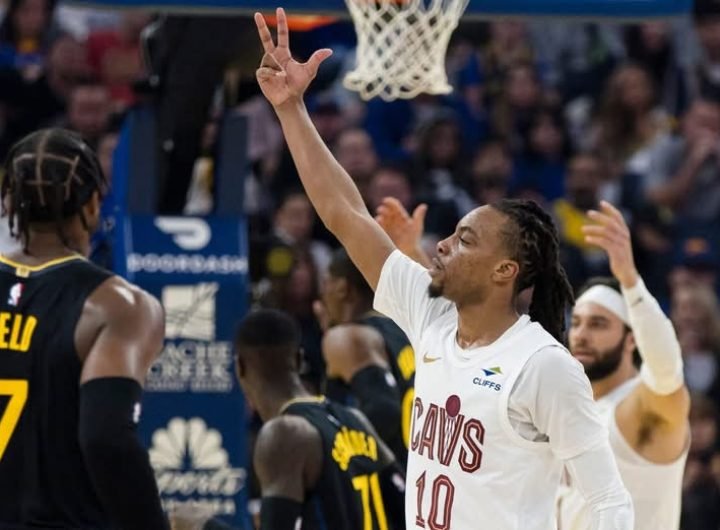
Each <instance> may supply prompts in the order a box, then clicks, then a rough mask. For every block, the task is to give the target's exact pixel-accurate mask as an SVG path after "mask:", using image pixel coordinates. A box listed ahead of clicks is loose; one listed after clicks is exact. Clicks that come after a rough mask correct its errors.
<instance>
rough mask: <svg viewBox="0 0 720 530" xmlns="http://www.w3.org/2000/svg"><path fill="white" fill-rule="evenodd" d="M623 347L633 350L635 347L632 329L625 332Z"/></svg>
mask: <svg viewBox="0 0 720 530" xmlns="http://www.w3.org/2000/svg"><path fill="white" fill-rule="evenodd" d="M625 349H626V350H630V351H633V352H634V351H635V350H636V349H637V343H636V342H635V335H633V332H632V331H628V332H627V333H626V334H625Z"/></svg>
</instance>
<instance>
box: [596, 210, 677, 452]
mask: <svg viewBox="0 0 720 530" xmlns="http://www.w3.org/2000/svg"><path fill="white" fill-rule="evenodd" d="M589 215H590V218H591V219H592V220H593V221H594V223H595V224H592V225H587V226H585V227H583V231H584V232H585V240H586V241H587V242H588V243H591V244H594V245H597V246H599V247H600V248H602V249H603V250H605V252H607V254H608V257H609V259H610V268H611V270H612V273H613V276H615V278H616V279H617V280H618V282H620V285H621V287H622V293H623V297H624V298H625V303H626V305H627V314H628V318H629V321H630V326H631V329H632V332H633V336H634V338H635V343H636V344H637V349H638V352H639V354H640V357H641V359H642V361H643V364H642V367H641V369H640V380H641V384H640V385H638V386H637V387H636V388H635V390H634V391H633V392H632V393H631V394H630V395H629V396H628V399H626V400H625V401H624V402H623V403H622V405H620V406H619V407H618V414H617V418H618V422H619V424H620V427H621V428H623V426H624V425H623V424H624V423H627V424H628V426H629V427H628V430H634V429H635V428H636V426H637V425H641V424H642V425H654V426H655V427H654V428H657V429H658V430H659V432H661V433H663V435H664V436H663V440H664V442H663V443H662V444H660V445H662V448H660V447H659V448H658V449H659V452H658V454H657V455H655V456H657V457H658V458H659V460H660V461H663V462H667V461H668V460H672V459H674V458H677V456H678V455H679V454H681V453H682V451H683V449H684V447H685V444H686V442H687V436H688V429H689V425H688V414H689V411H690V396H689V393H688V390H687V387H686V386H685V383H684V377H683V361H682V353H681V350H680V344H679V343H678V340H677V336H676V334H675V330H674V329H673V326H672V323H671V322H670V320H669V319H668V318H667V317H666V316H665V314H664V313H663V311H662V309H661V308H660V305H659V304H658V302H657V300H655V298H654V297H653V296H652V294H650V292H649V291H648V290H647V288H646V287H645V284H644V283H643V281H642V278H641V277H640V275H639V274H638V272H637V269H636V268H635V263H634V260H633V253H632V245H631V242H630V230H629V229H628V226H627V225H626V223H625V220H624V219H623V217H622V214H621V213H620V212H619V211H618V210H617V209H616V208H615V207H614V206H612V205H611V204H610V203H607V202H603V203H602V204H601V209H600V211H590V212H589ZM633 444H634V442H633Z"/></svg>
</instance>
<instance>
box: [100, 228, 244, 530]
mask: <svg viewBox="0 0 720 530" xmlns="http://www.w3.org/2000/svg"><path fill="white" fill-rule="evenodd" d="M118 222H119V223H121V225H122V229H121V230H119V231H118V232H119V233H120V234H121V237H119V238H116V246H115V248H114V250H113V255H114V258H115V268H116V271H117V272H118V273H119V274H121V275H123V276H124V277H126V278H127V279H129V280H130V281H131V282H133V283H135V284H137V285H138V286H140V287H142V288H143V289H145V290H147V291H148V292H150V293H152V294H154V295H155V296H156V297H157V298H158V299H159V300H160V301H161V302H162V305H163V307H164V309H165V314H166V317H165V318H166V330H165V337H166V338H165V347H164V350H163V352H162V355H161V356H160V358H159V359H158V361H157V362H156V363H155V364H154V365H153V367H152V368H151V370H150V373H149V375H148V378H147V381H146V386H145V390H146V392H145V397H144V402H143V415H142V420H141V422H140V427H141V434H142V437H143V440H144V442H145V443H146V446H147V447H148V450H149V453H150V460H151V463H152V465H153V467H154V468H155V472H156V478H157V481H158V485H159V488H160V494H161V496H162V499H163V503H164V505H165V508H166V509H167V510H168V511H171V510H172V509H173V508H174V507H176V506H178V505H181V504H186V503H195V504H197V505H201V506H205V507H209V508H211V509H212V510H213V512H215V513H216V514H217V515H219V516H221V518H222V519H223V520H225V521H226V522H230V523H232V524H234V525H235V526H238V527H241V528H244V527H245V525H246V523H247V506H246V503H247V500H246V488H247V475H248V466H247V441H246V440H247V413H246V408H245V402H244V400H243V397H242V394H241V393H240V391H239V388H238V384H237V382H236V379H235V372H234V357H233V348H232V339H233V333H234V329H235V325H236V323H237V321H238V320H239V319H240V318H241V317H242V316H243V314H244V313H245V311H246V310H247V307H246V300H247V281H248V280H247V269H248V265H247V263H248V262H247V236H246V226H245V222H244V220H242V219H239V218H194V217H153V216H126V217H124V219H119V220H118ZM120 240H121V241H120Z"/></svg>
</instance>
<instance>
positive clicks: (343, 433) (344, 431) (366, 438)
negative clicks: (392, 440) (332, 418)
mask: <svg viewBox="0 0 720 530" xmlns="http://www.w3.org/2000/svg"><path fill="white" fill-rule="evenodd" d="M356 456H365V457H367V458H369V459H370V460H372V461H373V462H377V459H378V447H377V441H376V440H375V438H373V437H372V436H370V435H369V434H367V433H365V432H362V431H356V430H354V429H348V428H347V427H342V428H341V429H340V430H339V431H338V433H337V434H336V435H335V441H334V443H333V449H332V457H333V460H335V462H337V465H338V466H339V467H340V469H342V470H343V471H347V469H348V467H349V466H350V460H351V459H352V458H354V457H356Z"/></svg>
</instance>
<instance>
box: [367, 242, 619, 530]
mask: <svg viewBox="0 0 720 530" xmlns="http://www.w3.org/2000/svg"><path fill="white" fill-rule="evenodd" d="M430 282H431V279H430V276H429V274H428V271H427V270H426V269H424V268H423V267H421V266H420V265H418V264H416V263H415V262H413V261H412V260H410V259H409V258H407V257H406V256H404V255H403V254H402V253H400V252H399V251H395V252H393V253H392V254H390V256H389V257H388V258H387V260H386V261H385V264H384V265H383V269H382V271H381V274H380V279H379V281H378V285H377V289H376V291H375V301H374V305H375V308H376V309H377V310H378V311H380V312H382V313H383V314H385V315H388V316H389V317H391V318H392V319H393V320H394V321H395V322H396V323H397V324H398V325H399V326H400V328H401V329H402V330H403V331H404V332H405V333H406V334H407V336H408V338H409V339H410V341H411V343H412V345H413V348H414V350H415V366H416V373H415V398H414V400H413V410H412V426H411V430H410V451H409V454H408V465H407V474H406V480H407V488H406V490H405V491H406V496H405V516H406V521H407V528H408V530H410V529H420V528H423V529H427V528H434V529H437V528H444V529H448V530H471V529H476V528H488V529H490V528H492V529H502V530H555V528H556V517H555V500H556V494H557V491H558V489H559V486H560V477H561V473H562V469H563V460H564V459H568V458H572V457H574V456H577V454H579V453H580V452H582V451H584V450H586V449H585V448H593V447H596V446H597V444H602V443H603V442H602V437H603V436H607V431H606V430H604V429H603V425H602V423H601V421H600V419H599V418H598V417H597V414H596V412H595V405H594V402H593V399H592V392H591V388H590V383H589V381H588V380H587V377H586V376H585V374H584V373H583V370H582V366H581V365H580V363H579V362H577V361H576V360H575V359H573V358H572V356H571V355H570V353H569V352H568V351H567V350H566V349H565V348H563V346H562V345H561V344H560V343H559V342H558V341H557V340H555V338H554V337H552V336H551V335H550V334H549V333H548V332H547V331H546V330H545V329H543V327H542V326H541V325H539V324H538V323H536V322H532V321H531V320H530V318H529V316H527V315H523V316H521V317H519V318H518V320H517V321H516V322H515V323H514V324H512V325H511V326H510V327H509V328H508V329H506V330H505V332H504V333H503V334H502V335H501V336H500V337H499V338H497V339H496V340H495V341H494V342H492V343H490V344H488V345H485V346H477V347H471V348H462V347H461V346H460V345H459V344H458V342H457V335H458V320H459V315H458V310H457V307H456V306H455V304H453V303H452V302H451V301H449V300H447V299H445V298H443V297H436V298H431V297H429V296H428V286H429V284H430ZM566 399H567V400H571V401H570V402H569V403H568V402H567V401H566ZM566 403H567V404H566ZM544 405H549V407H545V406H544ZM568 425H572V426H573V427H574V428H572V429H569V428H568ZM598 440H600V441H598Z"/></svg>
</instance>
